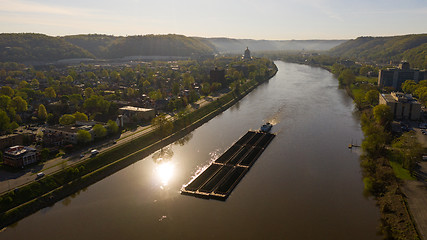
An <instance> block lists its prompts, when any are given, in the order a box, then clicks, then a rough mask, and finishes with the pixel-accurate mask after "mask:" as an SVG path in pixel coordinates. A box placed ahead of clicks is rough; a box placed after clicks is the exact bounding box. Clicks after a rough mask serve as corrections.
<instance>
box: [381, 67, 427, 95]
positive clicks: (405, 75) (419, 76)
mask: <svg viewBox="0 0 427 240" xmlns="http://www.w3.org/2000/svg"><path fill="white" fill-rule="evenodd" d="M426 77H427V73H426V71H420V70H416V69H411V68H410V65H409V63H407V62H402V63H401V64H400V65H399V67H398V68H397V69H396V68H392V69H387V70H380V72H379V75H378V86H379V87H381V88H383V87H392V88H394V89H395V90H401V88H402V83H404V82H405V81H406V80H414V81H415V82H416V83H418V82H419V81H421V80H424V79H426Z"/></svg>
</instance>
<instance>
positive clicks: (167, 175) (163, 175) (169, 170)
mask: <svg viewBox="0 0 427 240" xmlns="http://www.w3.org/2000/svg"><path fill="white" fill-rule="evenodd" d="M174 172H175V166H174V164H173V163H172V162H171V161H166V162H161V161H160V162H159V163H158V165H157V166H156V174H157V177H158V178H159V180H160V182H161V184H162V186H161V187H164V186H167V185H168V183H169V182H170V180H171V179H172V177H173V175H174Z"/></svg>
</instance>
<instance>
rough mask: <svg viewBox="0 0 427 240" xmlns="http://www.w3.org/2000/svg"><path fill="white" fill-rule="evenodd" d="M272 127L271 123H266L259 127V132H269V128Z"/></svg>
mask: <svg viewBox="0 0 427 240" xmlns="http://www.w3.org/2000/svg"><path fill="white" fill-rule="evenodd" d="M272 127H273V125H272V124H271V123H266V124H264V125H262V126H261V129H260V130H261V132H270V130H271V128H272Z"/></svg>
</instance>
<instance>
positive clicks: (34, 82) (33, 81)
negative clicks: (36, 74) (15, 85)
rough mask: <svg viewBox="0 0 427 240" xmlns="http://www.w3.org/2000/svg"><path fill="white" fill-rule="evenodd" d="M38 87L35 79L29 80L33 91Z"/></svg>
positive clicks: (38, 83)
mask: <svg viewBox="0 0 427 240" xmlns="http://www.w3.org/2000/svg"><path fill="white" fill-rule="evenodd" d="M39 85H40V82H39V80H37V79H35V78H34V79H33V80H31V87H32V88H34V89H36V88H39Z"/></svg>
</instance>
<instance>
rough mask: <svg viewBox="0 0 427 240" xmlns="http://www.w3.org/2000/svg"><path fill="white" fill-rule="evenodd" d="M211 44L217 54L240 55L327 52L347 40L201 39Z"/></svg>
mask: <svg viewBox="0 0 427 240" xmlns="http://www.w3.org/2000/svg"><path fill="white" fill-rule="evenodd" d="M201 39H202V40H203V41H205V42H209V43H210V44H212V45H213V46H214V47H215V49H216V50H217V52H219V53H240V52H242V49H245V48H246V47H249V49H250V50H251V51H253V52H260V51H303V50H305V51H327V50H330V49H331V48H333V47H336V46H338V45H340V44H342V43H344V42H346V41H347V40H253V39H232V38H201Z"/></svg>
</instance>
